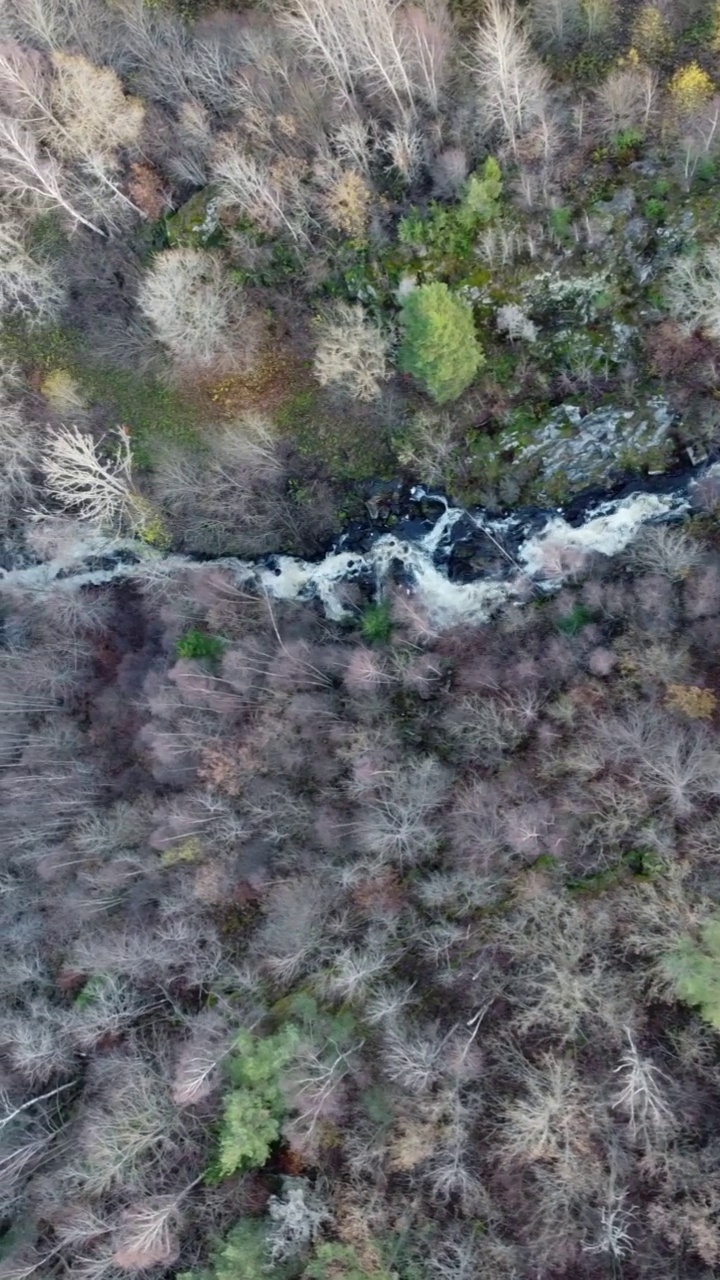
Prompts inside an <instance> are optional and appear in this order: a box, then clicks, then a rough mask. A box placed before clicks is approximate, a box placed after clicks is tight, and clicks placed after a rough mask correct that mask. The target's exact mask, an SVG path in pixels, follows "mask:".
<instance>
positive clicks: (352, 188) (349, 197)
mask: <svg viewBox="0 0 720 1280" xmlns="http://www.w3.org/2000/svg"><path fill="white" fill-rule="evenodd" d="M370 197H371V193H370V188H369V186H368V184H367V182H366V181H365V179H364V177H363V175H362V174H361V173H358V171H357V169H348V170H346V171H344V172H342V173H340V174H339V175H338V177H337V179H336V181H335V182H334V183H333V184H332V186H331V188H330V190H329V191H328V192H327V195H326V197H325V201H324V207H325V216H326V218H327V220H328V222H329V223H330V226H331V227H334V228H335V230H336V231H342V232H343V233H344V234H345V235H346V236H349V237H350V239H351V240H355V241H358V242H362V241H363V240H364V239H365V236H366V234H367V229H368V222H369V220H370Z"/></svg>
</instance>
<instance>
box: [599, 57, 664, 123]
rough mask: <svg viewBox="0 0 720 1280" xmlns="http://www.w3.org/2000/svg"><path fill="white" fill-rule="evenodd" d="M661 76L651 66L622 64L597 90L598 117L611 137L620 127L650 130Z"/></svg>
mask: <svg viewBox="0 0 720 1280" xmlns="http://www.w3.org/2000/svg"><path fill="white" fill-rule="evenodd" d="M657 88H658V77H657V73H656V72H655V71H653V70H652V69H651V68H650V67H645V66H640V67H619V68H617V69H616V70H614V71H611V72H610V74H609V75H608V77H607V79H606V80H604V81H603V83H602V84H601V85H600V88H599V89H598V91H597V95H596V100H597V105H598V117H599V121H600V125H601V128H602V129H603V132H604V133H605V135H606V136H607V137H608V138H613V137H614V136H615V135H616V134H617V133H619V132H620V130H621V129H647V127H648V124H649V123H650V120H651V119H652V116H653V112H654V109H655V99H656V96H657Z"/></svg>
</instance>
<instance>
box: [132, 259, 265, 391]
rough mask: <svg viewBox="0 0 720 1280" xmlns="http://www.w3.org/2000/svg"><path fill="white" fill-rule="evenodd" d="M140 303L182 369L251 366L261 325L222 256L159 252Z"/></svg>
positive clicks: (142, 292) (143, 288)
mask: <svg viewBox="0 0 720 1280" xmlns="http://www.w3.org/2000/svg"><path fill="white" fill-rule="evenodd" d="M138 305H139V307H140V310H141V311H142V312H143V314H144V315H145V316H147V318H148V320H150V322H151V323H152V325H153V327H154V329H155V332H156V335H157V338H158V340H159V341H160V342H161V343H162V344H163V346H166V347H167V348H168V350H169V351H170V353H171V354H172V355H173V356H174V357H175V359H176V360H178V361H179V362H181V363H182V364H183V365H185V366H187V367H190V368H192V367H199V368H200V369H203V368H205V369H211V368H217V367H218V366H222V364H223V363H227V362H228V361H229V360H232V361H233V364H234V365H235V366H237V364H238V362H240V361H242V362H244V364H245V366H246V367H247V366H248V365H250V364H252V362H253V359H254V357H255V355H256V353H257V347H258V342H259V333H258V326H257V323H256V322H255V318H254V317H253V315H252V313H251V312H250V309H249V307H248V305H247V302H246V300H245V298H244V296H243V291H242V289H241V287H240V286H239V285H238V284H236V283H235V281H234V280H233V279H232V278H231V276H230V275H229V274H228V272H227V270H226V268H225V265H224V262H223V260H222V258H221V257H220V255H219V254H217V253H215V252H212V251H210V250H204V251H203V250H201V249H189V248H186V249H168V250H166V251H165V252H164V253H160V254H158V255H157V257H156V258H155V260H154V262H153V264H152V267H151V268H150V270H149V272H148V273H147V275H146V276H145V278H144V280H143V282H142V284H141V286H140V292H139V295H138Z"/></svg>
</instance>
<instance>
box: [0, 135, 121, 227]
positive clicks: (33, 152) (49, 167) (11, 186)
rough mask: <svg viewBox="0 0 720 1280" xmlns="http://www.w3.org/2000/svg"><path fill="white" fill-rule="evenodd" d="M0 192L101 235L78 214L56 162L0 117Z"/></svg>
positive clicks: (91, 223)
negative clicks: (56, 211) (57, 212)
mask: <svg viewBox="0 0 720 1280" xmlns="http://www.w3.org/2000/svg"><path fill="white" fill-rule="evenodd" d="M0 189H2V190H3V191H5V193H6V194H7V195H9V196H13V197H15V198H16V199H19V200H28V199H29V200H30V201H32V203H33V204H35V205H38V204H39V205H40V207H41V208H42V207H43V206H45V207H46V208H47V207H48V206H49V207H53V206H54V207H55V208H60V209H62V210H63V211H64V212H65V213H67V214H68V215H69V217H70V218H71V219H72V220H73V222H76V223H77V222H79V223H80V224H81V225H82V226H84V227H87V228H88V230H90V231H94V232H95V233H96V234H97V235H99V236H104V235H105V232H104V231H103V230H102V228H101V227H99V226H97V225H96V224H95V223H94V222H91V221H90V219H89V218H86V217H85V216H84V215H83V214H82V213H81V212H80V209H79V208H78V207H77V205H76V203H75V200H74V197H71V195H70V193H69V191H68V184H67V179H66V177H65V174H64V172H63V170H62V167H61V165H60V164H59V163H58V161H57V160H55V159H53V157H52V156H50V155H48V154H47V153H45V154H43V153H42V152H41V150H40V148H39V146H38V144H37V143H36V141H35V139H34V138H33V137H32V135H31V134H30V133H29V132H28V131H27V129H24V128H23V126H22V125H21V124H20V123H19V122H18V121H17V120H13V119H12V118H11V117H9V116H0Z"/></svg>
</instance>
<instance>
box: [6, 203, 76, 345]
mask: <svg viewBox="0 0 720 1280" xmlns="http://www.w3.org/2000/svg"><path fill="white" fill-rule="evenodd" d="M0 219H1V221H0V312H2V311H4V312H6V313H9V314H11V315H12V314H15V315H20V316H22V317H23V319H24V321H25V322H26V323H27V324H29V325H30V326H33V325H43V324H47V323H48V322H49V321H51V320H52V319H53V318H54V317H55V316H56V315H57V312H58V310H59V308H60V306H61V304H62V302H63V299H64V296H65V291H64V289H63V288H62V285H61V284H60V281H59V280H58V279H57V275H56V272H55V270H54V268H53V267H52V265H51V264H50V263H48V262H43V261H41V260H39V259H36V258H34V257H33V256H32V254H31V253H30V252H29V250H28V249H27V247H26V244H25V238H24V236H23V233H22V226H21V220H20V219H19V218H18V217H17V215H16V214H14V213H13V212H12V211H11V210H10V209H8V208H7V207H6V206H4V205H3V206H1V207H0Z"/></svg>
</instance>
